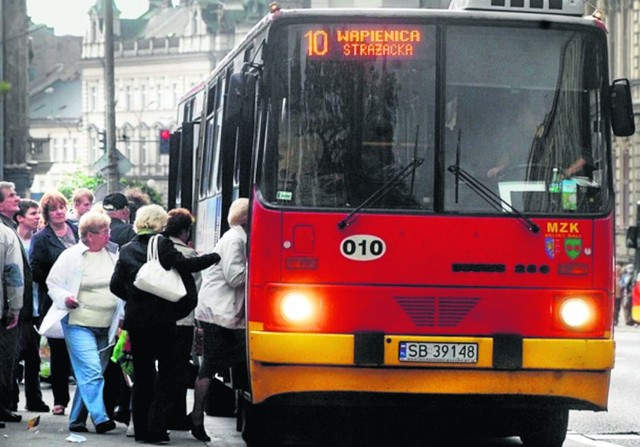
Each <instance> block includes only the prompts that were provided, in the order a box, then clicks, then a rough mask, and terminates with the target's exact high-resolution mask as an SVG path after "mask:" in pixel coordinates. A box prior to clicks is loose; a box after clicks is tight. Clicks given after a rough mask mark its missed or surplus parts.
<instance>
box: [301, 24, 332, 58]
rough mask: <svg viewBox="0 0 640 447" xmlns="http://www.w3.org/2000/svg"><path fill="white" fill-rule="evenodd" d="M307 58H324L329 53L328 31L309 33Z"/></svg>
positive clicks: (307, 35) (307, 36)
mask: <svg viewBox="0 0 640 447" xmlns="http://www.w3.org/2000/svg"><path fill="white" fill-rule="evenodd" d="M304 37H306V38H307V56H324V55H325V54H327V53H328V52H329V34H327V32H326V31H322V30H318V31H307V33H306V34H305V35H304Z"/></svg>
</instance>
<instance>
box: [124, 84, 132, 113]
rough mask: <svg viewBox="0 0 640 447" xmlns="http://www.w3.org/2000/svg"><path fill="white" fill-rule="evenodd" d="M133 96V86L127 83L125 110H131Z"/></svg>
mask: <svg viewBox="0 0 640 447" xmlns="http://www.w3.org/2000/svg"><path fill="white" fill-rule="evenodd" d="M131 106H132V98H131V86H130V85H127V86H126V87H125V88H124V107H125V110H131Z"/></svg>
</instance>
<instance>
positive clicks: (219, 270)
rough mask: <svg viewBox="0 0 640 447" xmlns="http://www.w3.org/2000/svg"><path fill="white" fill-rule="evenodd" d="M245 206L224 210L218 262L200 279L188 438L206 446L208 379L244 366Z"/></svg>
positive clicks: (237, 203) (237, 204)
mask: <svg viewBox="0 0 640 447" xmlns="http://www.w3.org/2000/svg"><path fill="white" fill-rule="evenodd" d="M248 214H249V200H248V199H245V198H241V199H236V200H235V201H234V202H233V203H232V204H231V207H230V208H229V215H228V217H227V221H228V222H229V226H230V228H229V230H228V231H227V232H226V233H225V234H224V235H222V237H221V238H220V240H219V241H218V243H217V244H216V246H215V247H214V249H213V251H214V252H215V253H218V254H219V255H220V259H221V260H220V262H219V263H218V264H216V265H214V266H212V267H209V268H208V269H207V270H205V271H203V273H202V285H201V286H200V291H199V293H198V306H197V307H196V313H195V317H196V320H198V322H199V325H200V327H202V329H203V360H202V363H201V364H200V370H199V371H198V378H197V380H196V383H195V387H194V402H193V412H192V413H191V415H190V417H191V423H192V428H191V434H192V435H193V436H194V437H195V438H196V439H198V440H200V441H205V442H208V441H210V438H209V436H208V435H207V433H206V432H205V430H204V404H205V399H206V396H207V393H208V391H209V385H210V384H211V378H212V377H213V376H214V375H215V374H216V373H217V372H224V371H226V370H228V369H229V368H236V367H241V366H242V365H243V364H244V362H245V340H244V336H245V334H244V328H245V317H244V298H245V297H244V294H245V291H244V285H245V278H246V272H245V268H246V262H247V255H246V245H247V232H246V227H247V217H248Z"/></svg>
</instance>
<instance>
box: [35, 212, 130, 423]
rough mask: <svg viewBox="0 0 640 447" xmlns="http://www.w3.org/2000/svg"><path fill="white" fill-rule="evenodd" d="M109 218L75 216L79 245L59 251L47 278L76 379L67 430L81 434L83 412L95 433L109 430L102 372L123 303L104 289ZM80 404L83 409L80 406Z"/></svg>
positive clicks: (111, 254)
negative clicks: (63, 313) (61, 312)
mask: <svg viewBox="0 0 640 447" xmlns="http://www.w3.org/2000/svg"><path fill="white" fill-rule="evenodd" d="M110 222H111V219H110V218H109V216H107V215H106V214H103V213H99V212H96V211H89V212H88V213H86V214H84V215H83V216H82V217H81V218H80V222H79V231H80V242H79V243H78V244H77V245H74V246H73V247H71V248H68V249H67V250H65V251H63V252H62V253H61V254H60V256H59V257H58V260H57V261H56V262H55V264H53V267H52V268H51V272H50V273H49V276H48V277H47V286H48V287H49V296H50V297H51V299H52V300H53V305H54V306H57V307H58V308H60V309H68V310H69V313H68V315H67V316H66V317H64V318H63V319H62V330H63V332H64V338H65V341H66V342H67V349H68V351H69V358H70V359H71V365H72V366H73V371H74V373H75V377H76V383H77V388H76V393H75V395H74V397H73V404H72V407H71V414H70V416H69V430H71V431H76V432H86V431H88V430H87V428H86V419H87V410H88V413H89V415H91V419H92V420H93V423H94V425H95V428H96V432H97V433H105V432H108V431H110V430H113V429H114V428H115V423H114V422H113V421H112V420H111V419H109V416H108V415H107V411H106V409H105V406H104V400H103V397H102V394H103V390H104V377H103V373H104V370H105V368H106V366H107V362H108V360H109V350H108V349H107V348H108V346H109V343H110V342H111V341H113V340H114V338H115V335H116V331H117V329H118V323H119V321H120V316H121V315H122V309H123V304H124V303H122V301H121V300H119V299H118V298H117V297H116V296H115V295H113V294H112V293H111V291H110V290H109V281H110V280H111V274H112V273H113V269H114V267H115V264H116V261H117V260H118V254H117V248H118V247H117V245H115V244H113V243H112V242H109V224H110ZM83 404H84V405H83Z"/></svg>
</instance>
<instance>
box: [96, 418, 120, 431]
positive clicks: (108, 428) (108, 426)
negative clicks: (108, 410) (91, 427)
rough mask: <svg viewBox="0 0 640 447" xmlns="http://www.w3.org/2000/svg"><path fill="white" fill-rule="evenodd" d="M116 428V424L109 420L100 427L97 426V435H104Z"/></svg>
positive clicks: (101, 423)
mask: <svg viewBox="0 0 640 447" xmlns="http://www.w3.org/2000/svg"><path fill="white" fill-rule="evenodd" d="M115 428H116V423H115V422H113V421H112V420H111V419H109V420H108V421H104V422H100V423H99V424H98V425H96V433H98V434H103V433H106V432H108V431H111V430H113V429H115Z"/></svg>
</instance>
